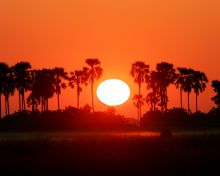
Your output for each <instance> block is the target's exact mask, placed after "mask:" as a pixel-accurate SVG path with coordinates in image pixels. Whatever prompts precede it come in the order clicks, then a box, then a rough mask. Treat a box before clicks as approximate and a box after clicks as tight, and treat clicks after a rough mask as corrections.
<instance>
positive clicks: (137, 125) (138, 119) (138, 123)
mask: <svg viewBox="0 0 220 176" xmlns="http://www.w3.org/2000/svg"><path fill="white" fill-rule="evenodd" d="M139 114H140V112H139V107H137V126H139V116H140V115H139Z"/></svg>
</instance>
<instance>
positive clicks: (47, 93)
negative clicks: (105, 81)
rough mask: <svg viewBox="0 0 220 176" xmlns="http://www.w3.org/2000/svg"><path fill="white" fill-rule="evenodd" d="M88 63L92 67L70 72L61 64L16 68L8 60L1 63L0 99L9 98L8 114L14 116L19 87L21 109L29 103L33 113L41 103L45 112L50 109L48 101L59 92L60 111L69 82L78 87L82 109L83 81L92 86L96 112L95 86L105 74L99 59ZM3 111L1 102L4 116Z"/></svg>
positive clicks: (6, 100)
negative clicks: (13, 100) (13, 99)
mask: <svg viewBox="0 0 220 176" xmlns="http://www.w3.org/2000/svg"><path fill="white" fill-rule="evenodd" d="M86 64H87V66H88V67H83V68H82V69H81V70H75V71H73V72H71V73H69V74H68V73H67V72H66V71H65V70H64V68H61V67H56V68H53V69H39V70H34V69H31V68H32V67H31V64H30V63H28V62H19V63H17V64H15V65H14V66H12V67H9V66H8V65H7V64H6V63H0V99H1V96H2V95H3V96H4V97H5V112H6V116H8V115H10V105H9V98H10V96H13V95H14V93H15V90H17V91H18V94H19V101H18V102H19V112H22V111H25V110H26V109H27V108H26V103H27V106H29V107H31V109H32V111H33V112H35V111H38V106H39V105H41V108H40V109H41V112H45V111H48V100H49V99H50V98H52V97H53V96H54V94H56V95H57V109H58V110H60V94H61V91H62V89H65V88H66V87H67V86H68V85H69V86H70V87H71V88H76V91H77V108H78V109H79V107H80V105H79V99H80V93H81V92H82V85H83V84H85V85H87V84H90V85H91V94H92V111H93V112H94V102H93V94H94V90H93V85H94V82H95V80H96V79H99V78H100V77H101V75H102V72H103V69H102V68H101V67H100V61H99V60H98V59H96V58H92V59H87V60H86ZM27 91H30V94H29V96H28V97H27V99H26V98H25V93H26V92H27ZM1 114H2V113H1V101H0V117H1Z"/></svg>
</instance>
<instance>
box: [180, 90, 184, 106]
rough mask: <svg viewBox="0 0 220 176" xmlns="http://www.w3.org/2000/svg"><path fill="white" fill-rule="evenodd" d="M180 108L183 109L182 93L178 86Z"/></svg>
mask: <svg viewBox="0 0 220 176" xmlns="http://www.w3.org/2000/svg"><path fill="white" fill-rule="evenodd" d="M180 108H181V109H183V94H182V88H180Z"/></svg>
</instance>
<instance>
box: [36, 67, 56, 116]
mask: <svg viewBox="0 0 220 176" xmlns="http://www.w3.org/2000/svg"><path fill="white" fill-rule="evenodd" d="M34 72H35V73H34V74H35V78H34V81H33V85H32V96H34V97H35V99H36V100H38V98H40V102H41V111H42V112H43V111H47V110H48V99H49V98H51V97H52V96H53V94H54V93H55V92H56V89H55V87H54V85H55V82H56V80H55V77H54V72H53V70H50V69H42V70H35V71H34Z"/></svg>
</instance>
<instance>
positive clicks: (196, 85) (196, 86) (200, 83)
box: [192, 71, 208, 112]
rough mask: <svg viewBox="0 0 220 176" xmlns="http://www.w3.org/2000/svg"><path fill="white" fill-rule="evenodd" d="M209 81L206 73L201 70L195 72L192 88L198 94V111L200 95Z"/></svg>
mask: <svg viewBox="0 0 220 176" xmlns="http://www.w3.org/2000/svg"><path fill="white" fill-rule="evenodd" d="M207 82H208V78H207V77H206V75H205V73H203V72H200V71H194V72H193V85H192V88H193V90H194V92H195V94H196V112H197V111H198V95H199V93H200V92H203V91H204V90H205V88H206V83H207Z"/></svg>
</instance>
